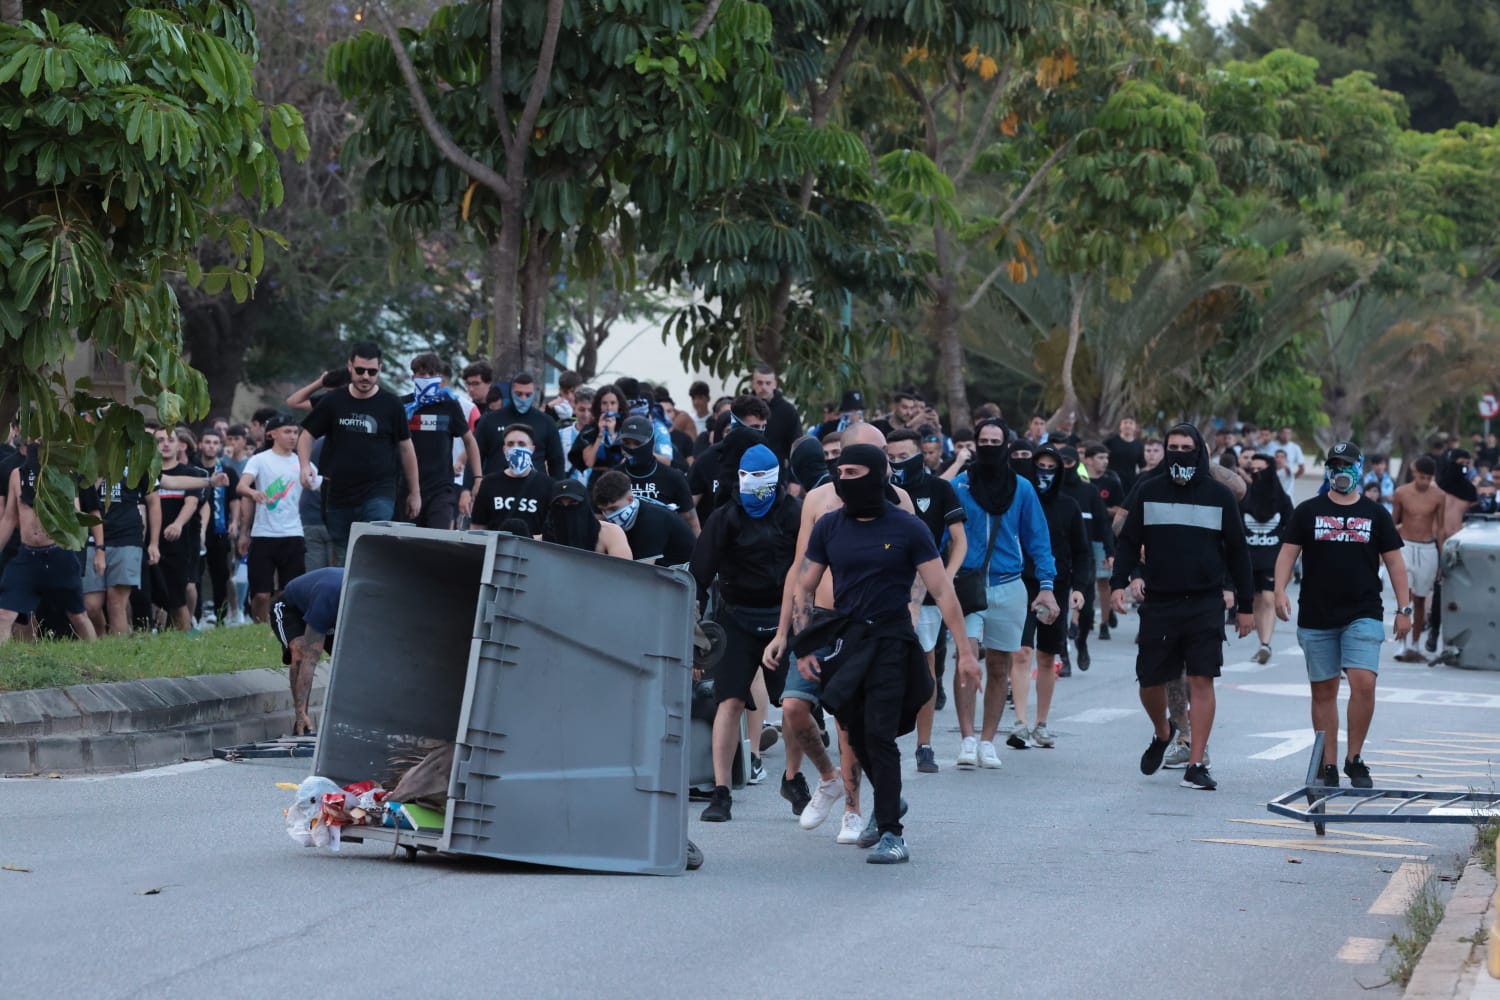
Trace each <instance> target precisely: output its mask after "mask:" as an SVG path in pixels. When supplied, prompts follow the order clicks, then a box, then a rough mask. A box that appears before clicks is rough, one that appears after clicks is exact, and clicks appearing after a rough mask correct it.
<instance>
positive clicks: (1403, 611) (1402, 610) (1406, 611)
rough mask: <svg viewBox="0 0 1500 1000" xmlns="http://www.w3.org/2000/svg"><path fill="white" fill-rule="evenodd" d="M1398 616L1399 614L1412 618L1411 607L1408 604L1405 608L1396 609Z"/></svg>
mask: <svg viewBox="0 0 1500 1000" xmlns="http://www.w3.org/2000/svg"><path fill="white" fill-rule="evenodd" d="M1396 614H1398V615H1405V616H1406V617H1408V618H1410V617H1411V605H1410V604H1408V605H1407V606H1406V607H1404V608H1397V609H1396Z"/></svg>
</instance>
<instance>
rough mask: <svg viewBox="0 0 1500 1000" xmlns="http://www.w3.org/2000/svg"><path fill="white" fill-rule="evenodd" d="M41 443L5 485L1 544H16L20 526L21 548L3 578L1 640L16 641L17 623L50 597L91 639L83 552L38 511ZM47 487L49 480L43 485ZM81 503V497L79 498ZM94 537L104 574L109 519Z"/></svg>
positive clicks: (96, 528) (97, 570) (98, 567)
mask: <svg viewBox="0 0 1500 1000" xmlns="http://www.w3.org/2000/svg"><path fill="white" fill-rule="evenodd" d="M40 447H41V446H40V445H37V444H33V445H32V446H31V447H30V448H29V449H28V450H27V456H26V462H25V464H24V465H21V466H20V467H18V468H14V469H12V470H11V473H10V476H9V477H7V481H6V486H5V505H4V510H3V511H0V549H3V548H5V546H6V545H8V544H9V543H10V536H11V533H12V532H14V531H15V530H17V528H19V529H20V532H21V549H20V551H19V552H18V553H17V554H16V557H15V558H14V559H12V560H11V561H10V562H9V563H7V564H6V566H5V575H4V577H3V578H0V645H4V644H5V643H7V642H9V641H10V633H11V627H12V626H13V625H15V623H16V619H17V618H19V617H20V616H21V615H29V614H31V613H32V612H34V611H36V609H37V608H38V607H39V606H40V605H41V603H42V599H43V598H44V597H46V596H54V597H56V598H57V599H58V600H59V601H60V602H61V604H62V606H63V610H64V611H65V612H67V615H68V621H69V622H71V623H72V624H73V631H74V632H76V633H77V634H78V638H80V639H82V640H84V641H85V642H93V641H94V639H96V638H97V635H96V633H95V632H94V623H93V622H91V621H90V620H89V616H88V612H87V611H86V610H85V608H84V604H83V575H82V574H81V573H80V572H79V570H78V557H77V556H75V555H74V554H73V553H71V552H69V551H68V550H67V549H64V548H63V547H62V546H61V545H58V544H57V543H56V542H54V541H53V540H52V536H50V535H48V534H47V533H46V532H45V531H43V530H42V523H41V521H39V520H38V519H37V516H36V494H37V489H38V480H39V479H40V478H41V471H42V470H41V466H40V465H39V463H38V461H37V450H38V449H39V448H40ZM41 488H42V489H45V488H46V487H45V485H43V486H42V487H41ZM74 506H75V507H76V506H77V501H76V500H75V501H74ZM90 533H91V534H92V535H93V538H94V572H95V573H96V574H98V575H99V576H101V577H102V576H103V575H104V570H105V550H104V524H103V522H102V521H101V522H100V523H98V524H95V525H94V526H93V528H91V529H90Z"/></svg>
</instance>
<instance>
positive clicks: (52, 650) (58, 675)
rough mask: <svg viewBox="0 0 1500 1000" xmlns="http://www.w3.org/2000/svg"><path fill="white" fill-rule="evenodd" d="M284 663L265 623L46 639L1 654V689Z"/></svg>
mask: <svg viewBox="0 0 1500 1000" xmlns="http://www.w3.org/2000/svg"><path fill="white" fill-rule="evenodd" d="M279 666H281V647H280V646H279V645H278V644H277V642H276V639H275V638H274V637H273V636H272V635H271V630H270V629H269V628H267V627H266V626H264V625H247V626H245V627H243V628H216V629H209V630H207V631H205V632H203V633H202V634H201V635H198V636H189V635H187V634H186V633H183V632H161V633H158V634H156V635H151V634H149V633H141V632H137V633H133V634H131V635H122V636H105V637H103V638H101V639H100V640H99V641H98V642H79V641H77V640H75V639H44V640H42V641H40V642H11V643H9V644H7V645H6V646H5V655H4V656H0V691H30V690H34V689H36V688H51V687H67V686H68V685H70V684H99V683H104V682H107V681H134V680H141V679H142V678H146V677H190V676H193V675H194V674H221V673H229V672H231V671H235V670H251V669H254V668H256V667H279Z"/></svg>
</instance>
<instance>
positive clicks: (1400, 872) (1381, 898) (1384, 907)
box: [1366, 862, 1432, 917]
mask: <svg viewBox="0 0 1500 1000" xmlns="http://www.w3.org/2000/svg"><path fill="white" fill-rule="evenodd" d="M1431 876H1432V866H1431V865H1420V864H1413V863H1411V862H1407V863H1406V864H1404V865H1402V866H1401V867H1400V868H1397V869H1396V871H1395V872H1394V873H1393V874H1392V875H1391V880H1390V881H1389V882H1387V883H1386V885H1385V888H1384V889H1382V890H1381V892H1380V895H1378V896H1376V897H1375V902H1373V903H1371V904H1370V908H1369V910H1367V911H1366V912H1367V913H1373V914H1375V915H1377V916H1382V917H1395V916H1399V915H1401V914H1403V913H1405V912H1406V907H1407V904H1408V903H1410V902H1411V900H1412V897H1413V896H1415V895H1416V894H1417V893H1418V892H1420V891H1421V889H1422V886H1423V885H1425V884H1426V883H1427V880H1428V878H1430V877H1431Z"/></svg>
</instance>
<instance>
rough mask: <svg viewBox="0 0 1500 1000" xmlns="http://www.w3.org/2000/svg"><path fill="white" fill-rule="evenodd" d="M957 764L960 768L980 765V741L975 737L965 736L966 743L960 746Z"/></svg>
mask: <svg viewBox="0 0 1500 1000" xmlns="http://www.w3.org/2000/svg"><path fill="white" fill-rule="evenodd" d="M991 749H993V747H991ZM955 763H956V764H957V765H958V766H959V767H973V766H974V765H976V764H978V763H979V740H978V739H976V738H975V737H973V736H965V737H964V741H963V742H962V743H960V744H959V746H958V760H957V761H956V762H955Z"/></svg>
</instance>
